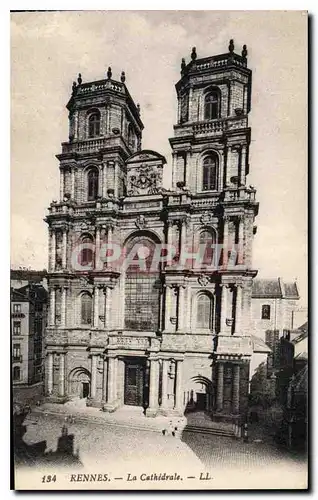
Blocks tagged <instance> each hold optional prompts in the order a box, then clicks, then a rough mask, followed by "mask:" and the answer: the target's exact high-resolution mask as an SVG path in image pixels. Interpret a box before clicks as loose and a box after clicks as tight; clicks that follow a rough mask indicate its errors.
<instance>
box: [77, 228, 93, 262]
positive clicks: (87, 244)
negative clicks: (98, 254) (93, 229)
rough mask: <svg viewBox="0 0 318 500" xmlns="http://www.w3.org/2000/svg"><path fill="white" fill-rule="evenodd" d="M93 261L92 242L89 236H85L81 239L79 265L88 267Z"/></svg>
mask: <svg viewBox="0 0 318 500" xmlns="http://www.w3.org/2000/svg"><path fill="white" fill-rule="evenodd" d="M93 260H94V240H93V238H92V237H91V236H90V235H85V236H83V237H82V239H81V246H80V264H81V266H89V265H90V264H92V262H93Z"/></svg>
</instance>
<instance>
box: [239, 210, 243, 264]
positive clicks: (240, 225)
mask: <svg viewBox="0 0 318 500" xmlns="http://www.w3.org/2000/svg"><path fill="white" fill-rule="evenodd" d="M238 224H239V226H238V264H244V216H243V215H241V216H239V218H238Z"/></svg>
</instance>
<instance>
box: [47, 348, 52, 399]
mask: <svg viewBox="0 0 318 500" xmlns="http://www.w3.org/2000/svg"><path fill="white" fill-rule="evenodd" d="M47 392H48V395H49V396H51V395H52V393H53V352H48V353H47Z"/></svg>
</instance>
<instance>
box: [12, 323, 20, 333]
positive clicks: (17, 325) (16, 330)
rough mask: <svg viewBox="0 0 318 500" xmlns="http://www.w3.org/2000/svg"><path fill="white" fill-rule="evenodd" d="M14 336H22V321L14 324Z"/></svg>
mask: <svg viewBox="0 0 318 500" xmlns="http://www.w3.org/2000/svg"><path fill="white" fill-rule="evenodd" d="M13 335H21V321H14V322H13Z"/></svg>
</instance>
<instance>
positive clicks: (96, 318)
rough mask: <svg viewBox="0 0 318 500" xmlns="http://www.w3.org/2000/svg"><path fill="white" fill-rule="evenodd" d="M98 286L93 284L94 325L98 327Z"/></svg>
mask: <svg viewBox="0 0 318 500" xmlns="http://www.w3.org/2000/svg"><path fill="white" fill-rule="evenodd" d="M98 301H99V288H98V286H96V285H95V287H94V325H93V326H94V327H95V328H97V327H98V323H99V302H98Z"/></svg>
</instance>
